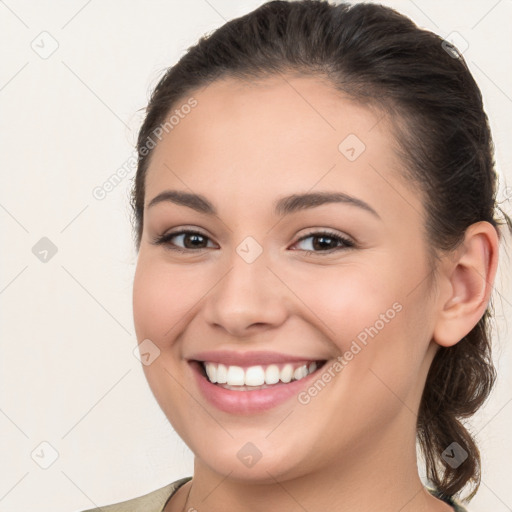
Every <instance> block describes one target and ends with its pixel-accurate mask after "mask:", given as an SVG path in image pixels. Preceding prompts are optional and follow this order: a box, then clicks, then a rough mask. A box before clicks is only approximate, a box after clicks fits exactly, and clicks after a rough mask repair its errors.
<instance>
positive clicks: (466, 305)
mask: <svg viewBox="0 0 512 512" xmlns="http://www.w3.org/2000/svg"><path fill="white" fill-rule="evenodd" d="M497 266H498V233H497V231H496V229H495V228H494V226H493V225H492V224H490V223H489V222H485V221H481V222H476V223H475V224H472V225H471V226H469V227H468V229H467V230H466V234H465V237H464V241H463V243H462V244H461V246H460V247H459V248H457V249H456V250H455V251H454V253H453V255H452V259H450V260H449V262H447V264H446V265H445V267H444V269H443V271H444V273H443V274H442V275H441V276H440V279H442V280H444V281H445V283H444V284H446V286H443V287H442V289H444V290H447V292H446V293H444V294H441V295H440V296H439V303H438V311H437V322H436V325H435V328H434V335H433V338H434V341H435V342H436V343H437V344H438V345H441V346H443V347H450V346H452V345H455V344H456V343H458V342H459V341H460V340H461V339H462V338H464V336H466V335H467V334H468V333H469V332H470V331H471V329H473V327H474V326H475V325H476V324H477V323H478V321H479V320H480V318H481V317H482V316H483V314H484V313H485V310H486V309H487V305H488V303H489V299H490V296H491V292H492V288H493V283H494V278H495V275H496V269H497Z"/></svg>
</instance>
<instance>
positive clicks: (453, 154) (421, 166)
mask: <svg viewBox="0 0 512 512" xmlns="http://www.w3.org/2000/svg"><path fill="white" fill-rule="evenodd" d="M281 72H293V73H297V74H303V75H310V76H317V77H322V78H327V80H328V82H329V83H331V84H332V85H334V86H335V87H336V88H337V89H338V90H340V91H342V92H343V93H345V94H348V95H350V96H351V97H354V98H355V99H357V100H359V101H363V102H365V103H368V102H371V103H373V104H376V105H379V106H380V107H381V108H382V110H383V111H387V112H388V113H391V115H392V116H391V117H392V118H394V119H395V123H394V124H395V125H396V130H397V133H396V134H395V135H396V138H397V140H398V141H399V151H400V156H401V157H402V159H403V161H404V162H405V163H406V164H407V165H405V166H404V167H407V169H408V171H407V173H408V176H407V178H408V179H409V180H412V181H413V182H414V183H417V184H418V185H419V187H420V190H421V191H422V193H423V195H424V202H425V208H426V212H427V219H426V231H427V239H428V242H429V245H430V246H431V247H432V248H433V254H434V257H436V255H437V254H439V253H440V252H442V251H449V250H452V249H454V248H456V247H457V245H458V244H459V243H460V242H461V241H462V240H463V238H464V234H465V230H466V229H467V228H468V227H469V226H470V225H471V224H473V223H475V222H478V221H487V222H489V223H491V224H492V225H493V226H494V227H495V228H496V229H497V231H498V235H499V236H501V235H500V231H499V229H498V226H499V224H501V223H502V221H500V220H498V219H497V218H495V209H496V208H498V209H499V207H498V206H497V204H496V187H497V175H496V171H495V167H494V161H493V145H492V140H491V134H490V129H489V124H488V119H487V116H486V114H485V112H484V110H483V106H482V97H481V93H480V90H479V88H478V86H477V85H476V83H475V81H474V79H473V77H472V76H471V73H470V72H469V70H468V68H467V66H466V63H465V61H464V59H463V57H462V56H461V55H460V54H459V53H458V51H457V50H456V48H455V47H453V46H452V45H449V44H448V43H447V42H446V41H443V39H442V38H440V37H439V36H437V35H436V34H433V33H432V32H429V31H427V30H422V29H419V28H418V27H417V26H416V25H415V24H414V23H413V22H412V21H411V20H409V19H408V18H406V17H405V16H403V15H401V14H399V13H397V12H396V11H394V10H393V9H390V8H388V7H384V6H381V5H376V4H366V3H364V4H363V3H361V4H355V5H348V4H344V3H342V4H338V5H333V4H330V3H329V2H327V1H321V0H300V1H293V2H286V1H272V2H268V3H266V4H263V5H262V6H260V7H259V8H257V9H256V10H254V11H253V12H251V13H249V14H247V15H245V16H242V17H240V18H237V19H234V20H231V21H229V22H228V23H226V24H224V25H223V26H222V27H220V28H219V29H217V30H215V31H214V32H212V33H211V34H209V35H208V36H204V37H202V38H201V39H200V40H199V42H198V43H197V44H196V45H194V46H192V47H190V48H189V49H188V51H187V52H186V54H185V55H184V56H183V57H182V58H181V59H180V60H179V62H178V63H177V64H176V65H174V66H173V67H171V68H169V69H168V70H167V71H166V73H165V75H164V76H163V78H162V79H161V80H160V82H159V83H158V85H157V86H156V88H155V89H154V91H153V93H152V96H151V98H150V101H149V105H148V107H147V109H146V118H145V120H144V123H143V125H142V127H141V129H140V132H139V136H138V142H137V149H138V154H139V162H138V169H137V174H136V176H135V182H134V188H133V191H132V208H133V213H134V229H135V238H136V245H137V248H139V246H140V240H141V235H142V224H143V215H144V193H145V192H144V183H145V175H146V172H147V169H148V165H149V160H150V157H151V154H152V153H151V151H148V141H153V137H154V136H155V133H158V127H159V126H161V125H162V124H163V123H164V122H165V120H166V117H167V116H168V115H169V113H170V111H171V108H173V107H174V106H176V105H177V104H178V103H179V101H180V100H182V99H183V98H185V97H186V95H187V94H190V93H191V92H192V91H194V90H197V89H199V88H200V87H204V86H206V85H208V84H210V83H212V82H214V81H215V80H217V79H220V78H226V77H234V78H237V79H239V80H254V79H258V78H264V77H265V76H271V75H275V74H277V73H281ZM398 121H399V122H398ZM155 130H157V132H155ZM153 142H155V141H153ZM153 146H154V144H153V145H152V146H151V147H153ZM404 172H405V171H404ZM503 217H504V219H505V221H506V223H507V224H508V226H509V228H510V229H511V230H512V223H511V221H510V218H509V217H508V216H507V215H506V214H504V213H503ZM491 307H492V304H491V305H490V306H489V307H488V308H487V310H486V312H485V314H484V315H483V317H482V318H481V319H480V321H479V322H478V324H477V325H476V326H475V327H474V328H473V329H472V331H471V332H470V333H469V334H468V335H467V336H465V337H464V338H463V339H462V340H461V341H460V342H459V343H457V344H456V345H454V346H453V347H450V348H444V347H440V348H439V350H438V352H437V354H436V356H435V358H434V360H433V363H432V365H431V368H430V371H429V374H428V377H427V381H426V385H425V389H424V392H423V397H422V400H421V404H420V409H419V414H418V419H417V436H418V441H419V443H420V446H421V448H422V451H423V454H424V456H425V460H426V469H427V478H428V479H429V480H430V482H431V484H432V485H434V486H435V488H436V489H437V491H438V493H439V494H440V495H441V496H444V497H451V496H453V495H454V494H456V493H458V492H459V491H460V490H461V489H462V488H463V487H464V486H465V485H466V484H467V483H472V484H473V487H474V489H473V492H472V493H471V494H470V496H469V498H471V497H473V496H474V494H475V492H476V490H477V489H478V485H479V483H480V454H479V451H478V448H477V446H476V444H475V441H474V440H473V437H472V436H471V434H470V433H469V431H468V430H467V429H466V428H465V426H464V425H463V423H462V420H464V419H466V418H468V417H470V416H471V415H472V414H474V413H475V411H476V410H477V409H478V408H479V407H480V406H481V405H482V404H483V402H484V401H485V400H486V398H487V397H488V395H489V393H490V391H491V389H492V387H493V384H494V381H495V369H494V366H493V364H492V360H491V350H490V330H489V329H490V325H489V320H490V318H491V313H490V311H491V309H490V308H491ZM453 442H456V443H458V444H459V445H461V446H462V447H463V448H464V450H465V451H466V452H468V455H469V456H468V458H467V459H466V460H465V461H464V462H463V463H462V464H461V465H460V466H459V467H457V468H453V467H452V466H451V465H450V464H448V463H447V462H446V461H445V458H443V456H442V454H443V451H444V450H445V449H446V448H448V447H449V445H451V444H452V443H453Z"/></svg>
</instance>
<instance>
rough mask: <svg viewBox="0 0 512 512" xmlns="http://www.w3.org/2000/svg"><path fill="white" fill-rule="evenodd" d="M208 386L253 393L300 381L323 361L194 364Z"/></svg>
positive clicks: (318, 367) (205, 362)
mask: <svg viewBox="0 0 512 512" xmlns="http://www.w3.org/2000/svg"><path fill="white" fill-rule="evenodd" d="M197 363H199V367H200V370H201V373H202V375H203V377H205V378H206V380H208V381H209V382H210V383H211V384H215V385H217V386H219V387H222V388H224V389H229V390H232V391H256V390H260V389H267V388H272V387H275V386H280V385H283V384H289V383H290V382H294V381H298V380H301V379H303V378H305V377H307V376H308V375H311V374H312V373H314V372H316V371H318V370H319V369H320V368H321V367H322V366H323V365H324V364H325V363H326V360H318V361H302V362H294V363H285V364H268V365H256V366H248V367H241V366H235V365H224V364H221V363H214V362H207V361H197Z"/></svg>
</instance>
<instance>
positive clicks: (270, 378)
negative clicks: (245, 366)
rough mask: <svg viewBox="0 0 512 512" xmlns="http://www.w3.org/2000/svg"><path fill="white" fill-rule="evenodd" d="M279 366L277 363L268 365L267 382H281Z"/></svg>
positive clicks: (266, 371)
mask: <svg viewBox="0 0 512 512" xmlns="http://www.w3.org/2000/svg"><path fill="white" fill-rule="evenodd" d="M279 376H280V372H279V366H277V364H271V365H269V366H267V369H266V370H265V384H276V383H277V382H279Z"/></svg>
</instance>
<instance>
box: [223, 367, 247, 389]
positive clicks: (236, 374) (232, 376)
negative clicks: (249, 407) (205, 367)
mask: <svg viewBox="0 0 512 512" xmlns="http://www.w3.org/2000/svg"><path fill="white" fill-rule="evenodd" d="M226 382H227V384H229V385H230V386H243V385H244V384H245V372H244V369H243V368H242V367H241V366H228V374H227V376H226Z"/></svg>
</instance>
